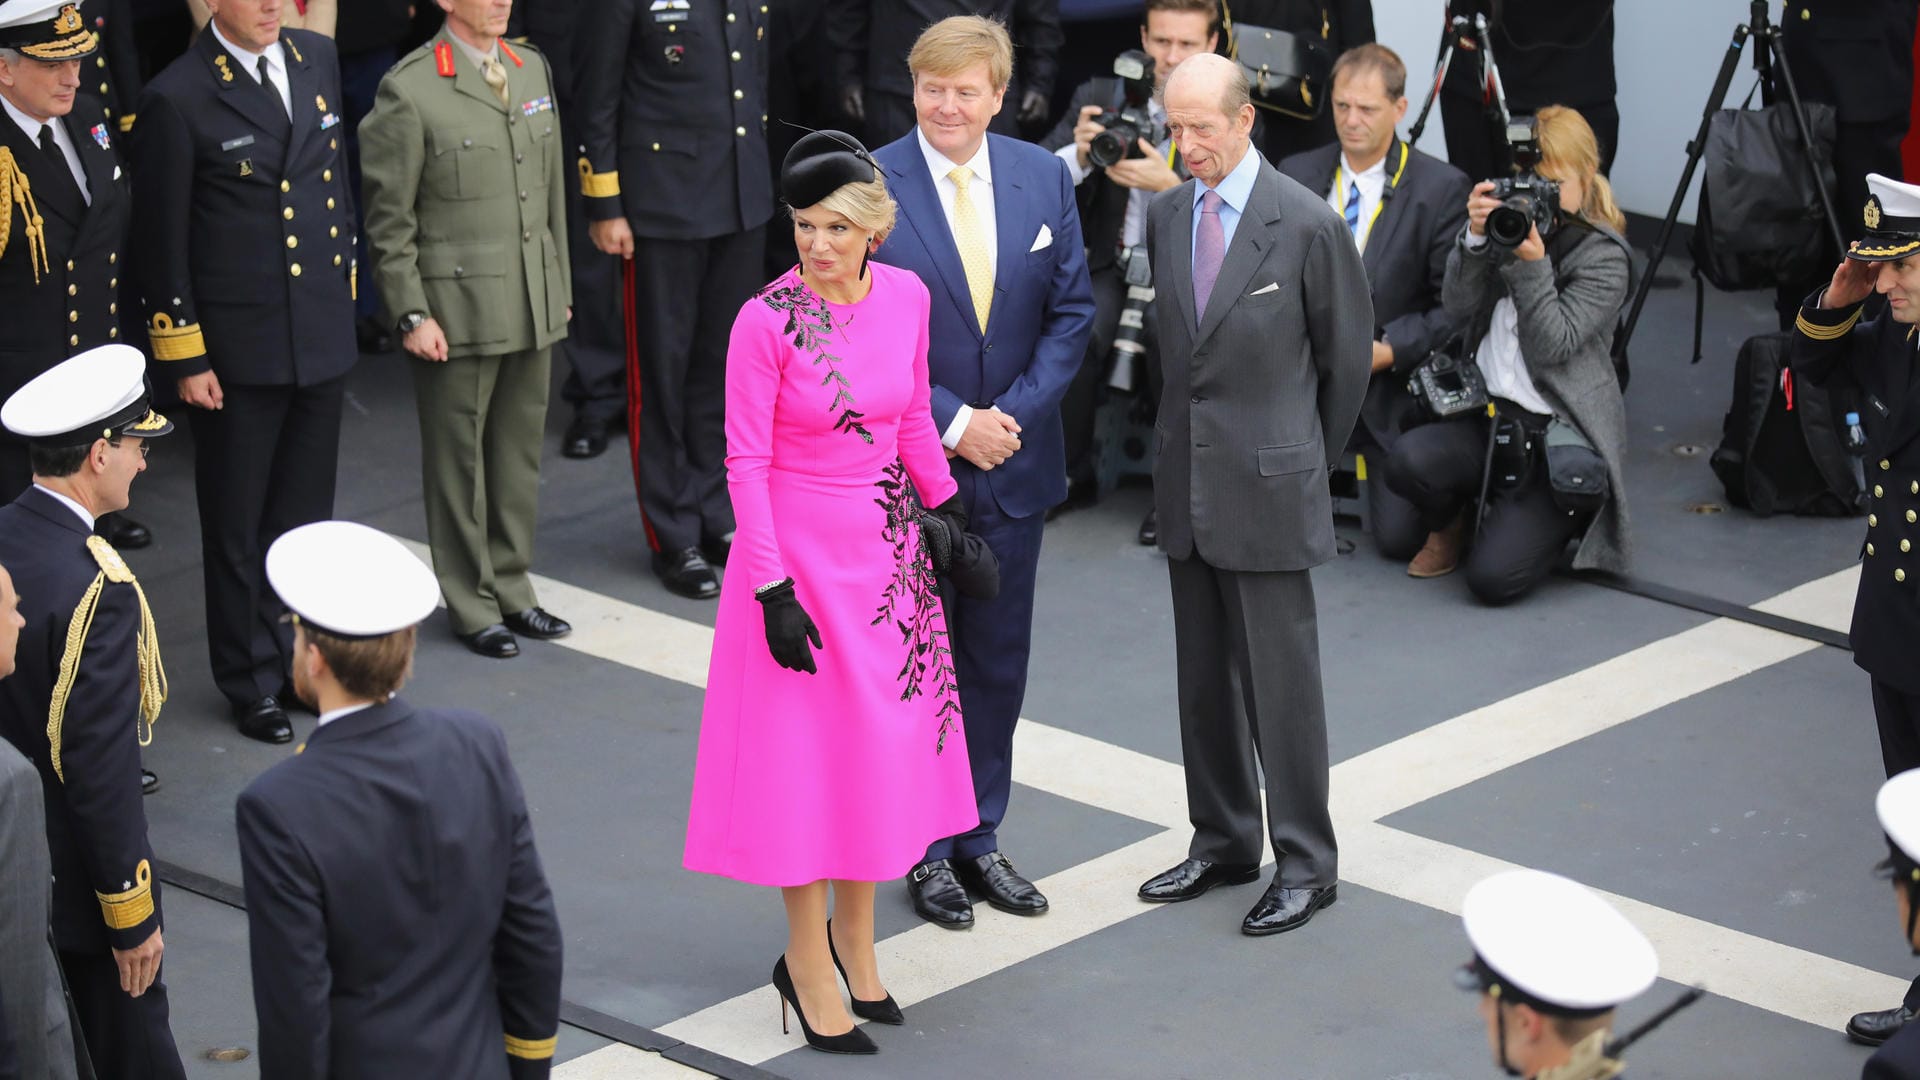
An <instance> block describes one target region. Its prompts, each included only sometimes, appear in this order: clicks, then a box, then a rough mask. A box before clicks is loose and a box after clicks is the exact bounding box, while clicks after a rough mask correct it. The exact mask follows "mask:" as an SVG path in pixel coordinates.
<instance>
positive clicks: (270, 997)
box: [235, 788, 333, 1080]
mask: <svg viewBox="0 0 1920 1080" xmlns="http://www.w3.org/2000/svg"><path fill="white" fill-rule="evenodd" d="M235 825H236V828H237V831H238V833H239V837H240V875H241V881H242V883H243V885H244V886H245V888H246V894H247V941H248V947H249V951H250V953H251V954H252V959H253V1005H254V1012H255V1015H256V1016H257V1018H258V1022H259V1040H260V1074H261V1075H262V1076H272V1077H276V1078H284V1080H308V1078H311V1080H324V1078H325V1077H328V1076H330V1075H332V1073H331V1062H330V1061H329V1059H328V1044H329V1040H330V1039H331V1037H332V1028H333V1024H332V1017H331V1015H330V1013H329V1012H328V1008H327V1000H328V996H329V994H330V993H331V992H332V989H333V971H332V969H331V968H330V967H329V966H328V964H327V927H326V900H325V897H324V896H322V895H321V892H320V883H319V875H318V874H316V873H315V872H314V868H313V862H312V860H311V859H310V858H308V856H307V852H306V850H305V849H304V848H302V847H301V845H300V841H299V840H298V839H296V838H295V837H294V835H293V833H292V832H291V831H289V830H288V829H287V827H286V826H285V824H284V823H282V822H281V821H280V819H279V818H278V816H276V814H275V813H274V810H273V807H272V806H271V805H269V803H268V800H267V799H265V798H264V797H262V796H261V795H260V794H259V793H258V792H256V791H255V790H254V789H252V788H248V789H247V790H246V791H244V792H241V794H240V801H239V803H238V804H237V806H236V807H235Z"/></svg>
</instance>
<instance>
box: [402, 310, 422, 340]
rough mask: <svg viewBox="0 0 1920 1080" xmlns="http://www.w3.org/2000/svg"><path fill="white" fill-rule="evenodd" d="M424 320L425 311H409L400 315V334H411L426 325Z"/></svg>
mask: <svg viewBox="0 0 1920 1080" xmlns="http://www.w3.org/2000/svg"><path fill="white" fill-rule="evenodd" d="M426 322H427V316H426V313H425V312H422V311H409V312H407V313H406V314H405V315H402V316H400V333H401V334H402V335H406V334H411V333H413V332H414V331H415V330H418V329H420V328H421V327H422V326H424V325H426Z"/></svg>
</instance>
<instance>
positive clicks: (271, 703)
mask: <svg viewBox="0 0 1920 1080" xmlns="http://www.w3.org/2000/svg"><path fill="white" fill-rule="evenodd" d="M233 720H234V724H235V725H236V726H238V727H239V728H240V734H242V735H245V736H246V737H247V738H249V739H258V740H260V741H261V742H264V743H285V742H292V741H293V722H292V721H290V720H288V719H287V710H285V709H283V708H281V707H280V699H279V698H276V697H274V696H273V695H272V694H268V695H267V696H266V697H263V698H260V699H259V700H257V701H252V702H249V703H247V704H245V705H236V706H234V707H233Z"/></svg>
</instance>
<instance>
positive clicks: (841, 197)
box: [787, 169, 897, 240]
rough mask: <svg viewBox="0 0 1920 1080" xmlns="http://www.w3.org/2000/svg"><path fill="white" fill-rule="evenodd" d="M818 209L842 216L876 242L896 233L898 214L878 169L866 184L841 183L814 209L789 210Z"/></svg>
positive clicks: (796, 208)
mask: <svg viewBox="0 0 1920 1080" xmlns="http://www.w3.org/2000/svg"><path fill="white" fill-rule="evenodd" d="M815 208H818V209H820V210H823V211H826V212H828V213H833V214H839V215H840V216H841V217H844V218H846V219H847V220H848V221H851V222H853V223H854V224H855V225H857V226H859V227H860V228H862V229H865V230H867V231H868V232H870V233H872V234H873V238H874V239H875V240H885V239H886V238H887V234H888V233H891V232H892V231H893V223H894V217H895V214H896V212H897V209H896V207H895V206H894V203H893V196H891V195H889V194H887V182H886V180H884V179H882V178H881V174H880V172H879V170H877V169H876V170H874V174H873V179H872V180H868V181H866V182H864V183H855V184H841V185H840V186H839V187H837V188H834V189H833V190H832V191H831V192H829V193H828V194H827V195H826V197H825V198H823V199H821V200H820V201H819V202H817V203H814V204H813V206H790V207H788V208H787V210H788V212H789V213H791V212H792V211H795V210H812V209H815Z"/></svg>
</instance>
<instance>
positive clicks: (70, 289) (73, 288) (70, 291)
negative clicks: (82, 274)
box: [67, 285, 80, 296]
mask: <svg viewBox="0 0 1920 1080" xmlns="http://www.w3.org/2000/svg"><path fill="white" fill-rule="evenodd" d="M79 291H80V286H78V285H69V286H67V295H68V296H72V295H73V294H75V293H77V292H79Z"/></svg>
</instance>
